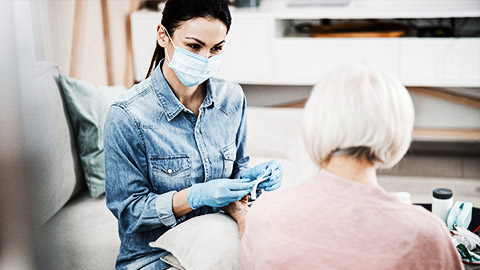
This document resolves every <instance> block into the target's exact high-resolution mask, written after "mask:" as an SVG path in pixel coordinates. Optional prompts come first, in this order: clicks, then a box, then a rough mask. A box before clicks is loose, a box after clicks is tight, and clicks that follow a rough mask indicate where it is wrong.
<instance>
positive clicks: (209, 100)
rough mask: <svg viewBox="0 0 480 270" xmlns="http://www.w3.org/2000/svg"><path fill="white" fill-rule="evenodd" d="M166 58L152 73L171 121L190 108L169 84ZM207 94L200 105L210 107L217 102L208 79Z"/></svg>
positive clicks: (155, 89) (162, 103) (154, 85)
mask: <svg viewBox="0 0 480 270" xmlns="http://www.w3.org/2000/svg"><path fill="white" fill-rule="evenodd" d="M163 61H164V59H162V60H161V61H160V63H159V64H158V65H157V67H156V68H155V70H154V71H153V73H152V87H153V91H154V92H155V93H156V95H157V97H158V100H159V101H160V104H161V106H162V107H163V109H164V110H165V112H166V115H167V119H168V121H171V120H172V119H173V118H175V117H176V116H177V115H178V114H179V113H180V112H181V111H187V110H188V109H187V108H186V107H185V106H184V105H183V104H182V103H181V102H180V101H179V100H178V98H177V97H176V96H175V94H174V93H173V91H172V89H171V88H170V85H168V83H167V80H166V79H165V76H163V73H162V68H161V67H162V63H163ZM206 87H207V94H206V95H205V99H204V100H203V102H202V104H201V105H200V107H205V108H206V107H209V106H211V105H212V104H214V103H215V101H214V95H213V93H212V91H213V90H212V86H211V82H210V80H209V79H208V80H207V81H206Z"/></svg>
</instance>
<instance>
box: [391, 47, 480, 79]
mask: <svg viewBox="0 0 480 270" xmlns="http://www.w3.org/2000/svg"><path fill="white" fill-rule="evenodd" d="M400 48H401V49H400V66H401V70H400V78H401V80H402V82H403V83H405V84H407V85H412V86H414V85H415V86H439V87H448V86H457V87H461V86H465V87H478V86H480V72H479V71H480V39H479V38H463V39H456V38H404V39H401V41H400Z"/></svg>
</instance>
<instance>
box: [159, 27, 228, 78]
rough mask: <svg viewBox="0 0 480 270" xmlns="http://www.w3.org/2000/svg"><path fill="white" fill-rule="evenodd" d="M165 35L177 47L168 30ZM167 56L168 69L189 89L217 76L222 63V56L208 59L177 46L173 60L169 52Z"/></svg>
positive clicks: (218, 55)
mask: <svg viewBox="0 0 480 270" xmlns="http://www.w3.org/2000/svg"><path fill="white" fill-rule="evenodd" d="M165 33H167V36H168V38H169V39H170V41H171V42H172V44H173V46H175V43H173V40H172V38H171V37H170V35H169V34H168V32H167V30H166V29H165ZM166 56H167V60H168V67H169V68H171V69H172V70H173V71H174V72H175V74H176V75H177V77H178V79H179V80H180V81H181V82H182V83H183V84H184V85H185V86H187V87H191V86H194V85H199V84H201V83H203V82H204V81H206V80H207V79H208V78H210V77H212V76H213V75H215V73H217V72H218V71H219V70H220V64H221V61H222V54H217V55H215V56H212V57H210V58H206V57H203V56H201V55H198V54H196V53H192V52H189V51H187V50H185V49H182V48H180V47H178V46H175V53H174V54H173V57H172V59H171V60H170V57H169V56H168V52H167V53H166Z"/></svg>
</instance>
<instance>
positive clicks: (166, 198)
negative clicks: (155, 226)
mask: <svg viewBox="0 0 480 270" xmlns="http://www.w3.org/2000/svg"><path fill="white" fill-rule="evenodd" d="M176 192H177V191H175V190H173V191H170V192H167V193H164V194H161V195H158V197H157V200H156V202H155V208H156V210H157V216H158V219H159V220H160V222H161V223H162V224H163V225H165V226H169V227H173V226H175V225H177V219H176V218H175V214H174V213H173V205H172V203H173V194H175V193H176Z"/></svg>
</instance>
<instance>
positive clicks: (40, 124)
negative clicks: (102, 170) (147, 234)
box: [22, 62, 120, 269]
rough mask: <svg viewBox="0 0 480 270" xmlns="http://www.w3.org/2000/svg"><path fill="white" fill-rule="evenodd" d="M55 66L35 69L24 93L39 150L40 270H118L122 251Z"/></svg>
mask: <svg viewBox="0 0 480 270" xmlns="http://www.w3.org/2000/svg"><path fill="white" fill-rule="evenodd" d="M58 76H59V71H58V69H57V67H56V66H55V65H53V64H50V63H46V62H41V63H36V64H35V65H34V66H33V67H32V70H31V72H30V74H29V77H30V78H29V79H28V80H27V83H28V84H29V85H28V87H25V88H24V89H26V90H27V91H28V92H27V93H22V97H23V99H22V103H23V107H24V108H26V109H24V119H25V122H26V125H25V131H26V132H25V133H26V134H27V142H26V144H27V147H29V149H34V150H33V152H34V153H35V154H34V155H33V157H32V159H34V160H33V163H34V164H35V167H34V168H33V169H34V171H35V175H36V176H35V177H36V179H37V180H36V183H35V187H34V189H33V190H34V197H33V201H34V203H33V204H34V205H33V206H34V209H35V213H36V214H35V222H36V223H37V224H39V225H40V227H39V230H38V231H37V232H36V236H37V237H36V239H35V240H36V247H37V249H36V251H37V254H36V256H37V264H38V266H39V267H38V268H39V269H113V268H114V266H115V258H116V255H117V254H118V249H119V247H120V240H119V238H118V235H117V220H116V219H115V217H114V216H113V215H112V214H111V213H110V211H109V210H108V209H107V207H106V204H105V195H102V196H100V197H99V198H95V199H94V198H92V197H90V195H89V193H88V190H87V187H86V184H85V181H84V179H83V175H82V170H81V165H80V162H79V158H78V155H77V151H76V146H75V141H74V137H73V130H72V125H71V123H70V120H69V117H68V112H67V110H66V107H65V104H64V101H63V98H62V92H61V90H60V88H59V83H58Z"/></svg>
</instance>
